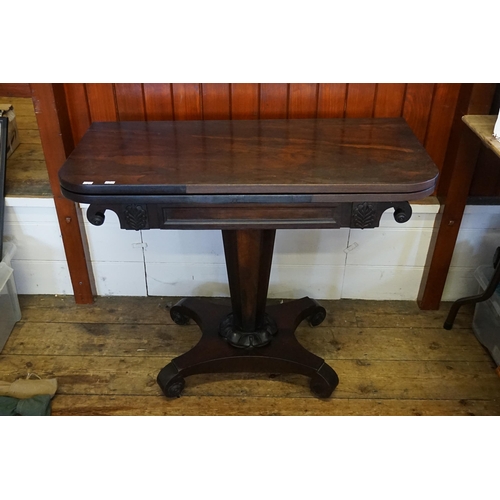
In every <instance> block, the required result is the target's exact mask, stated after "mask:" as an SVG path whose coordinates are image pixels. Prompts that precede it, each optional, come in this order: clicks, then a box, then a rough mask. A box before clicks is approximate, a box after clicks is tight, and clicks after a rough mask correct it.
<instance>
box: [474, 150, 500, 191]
mask: <svg viewBox="0 0 500 500" xmlns="http://www.w3.org/2000/svg"><path fill="white" fill-rule="evenodd" d="M499 187H500V159H499V158H498V156H497V155H496V154H495V153H494V152H493V151H491V149H488V148H482V149H481V151H480V153H479V157H478V159H477V163H476V169H475V171H474V177H473V180H472V183H471V187H470V192H469V195H470V196H492V197H493V196H498V193H499V192H500V190H499Z"/></svg>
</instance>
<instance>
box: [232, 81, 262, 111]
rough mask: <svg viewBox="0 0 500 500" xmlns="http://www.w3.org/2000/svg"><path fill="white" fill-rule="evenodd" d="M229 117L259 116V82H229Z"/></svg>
mask: <svg viewBox="0 0 500 500" xmlns="http://www.w3.org/2000/svg"><path fill="white" fill-rule="evenodd" d="M231 118H232V119H233V120H255V119H257V118H259V84H258V83H232V84H231Z"/></svg>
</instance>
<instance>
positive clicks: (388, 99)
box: [373, 83, 406, 118]
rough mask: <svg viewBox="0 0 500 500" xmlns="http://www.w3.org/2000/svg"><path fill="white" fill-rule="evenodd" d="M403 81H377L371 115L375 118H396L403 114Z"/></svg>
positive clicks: (404, 85)
mask: <svg viewBox="0 0 500 500" xmlns="http://www.w3.org/2000/svg"><path fill="white" fill-rule="evenodd" d="M405 91H406V84H405V83H379V84H377V93H376V97H375V108H374V110H373V116H374V117H377V118H379V117H380V118H397V117H400V116H401V115H402V114H403V102H404V97H405Z"/></svg>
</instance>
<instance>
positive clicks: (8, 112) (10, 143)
mask: <svg viewBox="0 0 500 500" xmlns="http://www.w3.org/2000/svg"><path fill="white" fill-rule="evenodd" d="M0 116H6V117H7V118H8V119H9V126H8V137H7V158H9V156H10V155H11V154H12V153H13V152H14V151H15V150H16V148H17V146H19V131H18V129H17V122H16V114H15V113H14V107H13V106H11V105H9V104H0Z"/></svg>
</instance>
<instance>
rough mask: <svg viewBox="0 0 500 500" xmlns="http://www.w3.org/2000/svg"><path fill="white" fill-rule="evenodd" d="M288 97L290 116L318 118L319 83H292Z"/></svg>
mask: <svg viewBox="0 0 500 500" xmlns="http://www.w3.org/2000/svg"><path fill="white" fill-rule="evenodd" d="M288 99H289V100H288V118H316V112H317V109H318V84H316V83H291V84H290V92H289V98H288Z"/></svg>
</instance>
